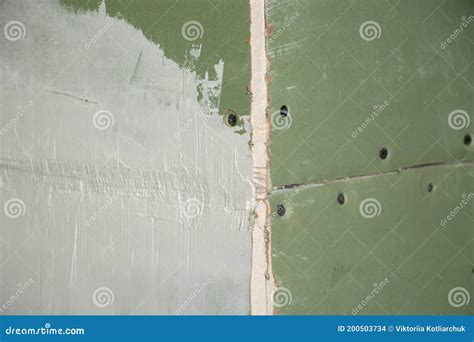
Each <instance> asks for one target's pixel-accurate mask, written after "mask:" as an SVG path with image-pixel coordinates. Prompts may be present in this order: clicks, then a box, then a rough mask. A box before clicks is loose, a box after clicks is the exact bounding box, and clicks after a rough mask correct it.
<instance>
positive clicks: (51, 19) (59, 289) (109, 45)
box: [0, 1, 253, 314]
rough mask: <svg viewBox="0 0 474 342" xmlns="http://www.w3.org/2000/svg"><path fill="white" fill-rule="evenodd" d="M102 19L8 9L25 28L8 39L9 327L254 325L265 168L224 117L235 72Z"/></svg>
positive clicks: (4, 115)
mask: <svg viewBox="0 0 474 342" xmlns="http://www.w3.org/2000/svg"><path fill="white" fill-rule="evenodd" d="M182 4H186V2H184V1H183V2H180V1H178V3H177V6H178V7H179V6H180V5H182ZM136 5H137V4H135V6H136ZM188 5H189V4H188ZM143 6H145V4H143ZM91 10H92V11H89V10H87V11H86V10H81V11H71V9H70V8H68V7H67V6H64V4H63V5H62V4H60V3H58V2H55V1H51V2H43V1H41V2H32V1H2V2H1V3H0V22H1V23H2V24H5V23H7V22H9V21H11V20H19V21H21V23H22V24H23V25H24V27H25V29H26V33H25V36H24V37H23V38H22V39H20V40H16V41H10V40H8V39H4V37H3V36H2V37H0V77H1V80H2V82H1V87H2V91H1V92H0V124H1V128H2V131H1V135H0V145H1V155H0V198H1V203H2V205H4V204H5V208H4V211H3V212H2V215H0V220H1V221H0V222H1V229H0V303H9V304H8V305H7V306H6V307H5V306H3V307H2V314H25V313H31V314H196V313H199V314H221V313H226V314H248V313H249V310H250V301H249V298H250V289H249V288H250V267H251V232H250V224H249V220H250V214H251V209H252V207H253V202H252V200H251V199H252V198H253V190H252V189H253V186H252V168H251V163H252V159H251V155H250V151H249V146H248V141H249V140H250V136H249V134H248V133H243V134H236V131H237V129H241V128H233V127H228V126H226V125H225V124H224V123H223V119H222V116H220V115H218V114H219V99H220V95H221V90H222V85H223V78H225V77H228V78H232V74H231V73H229V74H226V70H227V69H226V68H227V66H228V64H227V62H226V60H225V59H224V58H222V59H218V60H216V61H215V63H214V64H213V65H211V66H209V67H208V68H207V72H203V73H196V71H195V69H196V68H193V67H192V66H190V65H183V64H182V63H178V62H176V61H175V60H173V59H170V57H167V56H166V54H165V53H164V52H163V50H162V48H161V47H160V45H158V44H156V43H155V42H153V41H150V40H149V39H147V37H146V35H144V33H143V32H142V31H141V30H139V29H137V28H136V27H134V26H132V25H131V24H129V23H128V22H127V21H126V20H124V19H121V18H120V16H117V17H116V18H112V17H110V16H108V15H107V14H106V13H107V12H108V11H109V10H108V9H107V8H106V3H105V2H100V3H98V7H97V9H95V8H91ZM222 10H224V8H222ZM246 10H247V8H246V7H243V8H242V12H241V13H246V12H245V11H246ZM144 11H145V10H144ZM162 14H163V13H156V16H157V17H159V16H160V15H162ZM239 15H240V14H239ZM189 19H192V18H189ZM202 24H203V26H204V27H205V29H207V31H209V30H216V29H218V28H212V22H206V23H202ZM179 26H181V23H180V25H179ZM207 31H204V35H205V34H206V32H207ZM179 37H180V38H181V39H183V37H182V36H181V32H179ZM242 39H243V40H244V39H245V37H243V38H242ZM182 43H183V42H179V44H182ZM186 43H188V42H186V41H184V44H186ZM196 44H198V45H199V42H197V43H196ZM194 45H195V44H194V43H193V44H191V43H189V44H188V46H189V51H195V50H196V46H194ZM206 48H207V47H206V46H205V45H204V46H202V47H201V49H206ZM213 48H215V47H213ZM188 58H193V63H194V64H195V65H199V63H201V62H202V63H207V61H203V60H201V57H200V56H199V53H198V52H194V53H193V55H192V56H191V57H190V55H188ZM229 64H230V65H229V67H230V69H231V70H232V68H234V67H235V65H233V63H232V62H230V63H229ZM210 74H212V76H209V75H210ZM241 76H242V75H241ZM224 84H225V81H224ZM227 87H228V90H229V91H232V89H233V88H232V87H233V86H232V84H231V83H229V84H228V85H227ZM202 89H206V91H205V94H204V95H203V93H202ZM200 90H201V91H200ZM234 90H235V92H241V93H243V94H245V89H234ZM206 94H207V95H206ZM239 98H240V99H246V97H245V96H239ZM247 101H248V100H247ZM221 114H222V113H221ZM241 125H242V126H244V127H245V126H248V120H247V119H242V122H241ZM11 199H14V200H15V201H16V203H17V204H18V206H17V208H19V209H20V215H18V217H16V216H17V215H16V214H12V211H11V210H13V209H14V208H13V207H7V202H8V201H9V200H11ZM11 203H13V202H10V204H11ZM12 208H13V209H12ZM29 279H32V283H31V285H29V286H28V287H27V288H25V289H24V291H22V294H21V296H20V298H18V299H17V300H14V301H13V302H11V301H10V302H9V298H11V296H12V295H14V294H15V293H16V291H17V289H18V286H20V285H19V284H22V283H24V282H25V281H28V280H29Z"/></svg>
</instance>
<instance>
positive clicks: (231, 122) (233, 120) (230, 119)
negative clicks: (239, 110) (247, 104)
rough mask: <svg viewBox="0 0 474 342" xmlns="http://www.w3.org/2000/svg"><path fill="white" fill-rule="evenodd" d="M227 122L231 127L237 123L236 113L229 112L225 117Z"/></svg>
mask: <svg viewBox="0 0 474 342" xmlns="http://www.w3.org/2000/svg"><path fill="white" fill-rule="evenodd" d="M227 123H228V124H229V125H230V126H232V127H233V126H235V125H236V124H237V115H235V114H229V116H228V117H227Z"/></svg>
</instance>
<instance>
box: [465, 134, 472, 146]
mask: <svg viewBox="0 0 474 342" xmlns="http://www.w3.org/2000/svg"><path fill="white" fill-rule="evenodd" d="M471 143H472V137H471V135H470V134H466V135H465V136H464V145H466V146H469V145H471Z"/></svg>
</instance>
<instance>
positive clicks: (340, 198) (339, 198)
mask: <svg viewBox="0 0 474 342" xmlns="http://www.w3.org/2000/svg"><path fill="white" fill-rule="evenodd" d="M337 202H338V203H339V204H340V205H343V204H344V203H346V197H345V196H344V194H343V193H342V192H341V193H340V194H339V195H337Z"/></svg>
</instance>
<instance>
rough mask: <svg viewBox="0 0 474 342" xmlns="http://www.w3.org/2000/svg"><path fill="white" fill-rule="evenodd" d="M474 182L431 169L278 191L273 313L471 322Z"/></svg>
mask: <svg viewBox="0 0 474 342" xmlns="http://www.w3.org/2000/svg"><path fill="white" fill-rule="evenodd" d="M473 175H474V167H473V165H472V164H470V165H467V164H466V165H454V166H453V165H450V166H436V167H425V168H416V169H410V170H405V171H402V172H400V173H393V174H387V175H379V176H374V177H368V178H365V177H361V178H358V179H352V180H339V181H335V182H331V183H329V184H325V185H313V186H306V187H301V188H297V189H285V190H278V191H275V192H274V193H273V195H272V197H271V205H272V207H273V208H277V206H278V205H280V204H283V205H284V207H285V209H286V212H285V213H284V215H283V216H279V215H278V214H277V213H275V212H274V213H273V214H272V221H271V227H272V262H273V272H274V276H275V281H276V283H277V284H278V286H279V288H278V289H277V290H276V292H275V296H274V306H275V311H276V312H278V313H284V314H317V315H320V314H325V315H327V314H347V315H350V314H361V315H368V314H382V315H383V314H392V315H397V314H401V315H403V314H449V315H456V314H464V315H468V314H472V313H473V312H472V308H473V305H472V298H471V300H470V301H469V296H472V294H473V290H474V289H473V283H472V279H473V275H472V264H473V247H474V243H473V228H474V225H473V222H474V221H473V220H474V182H472V176H473ZM429 184H432V186H431V187H430V186H429ZM429 189H430V190H431V191H428V190H429ZM339 193H344V195H345V203H344V204H343V205H341V204H339V202H338V201H337V197H338V194H339ZM280 213H281V211H280Z"/></svg>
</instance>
